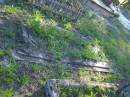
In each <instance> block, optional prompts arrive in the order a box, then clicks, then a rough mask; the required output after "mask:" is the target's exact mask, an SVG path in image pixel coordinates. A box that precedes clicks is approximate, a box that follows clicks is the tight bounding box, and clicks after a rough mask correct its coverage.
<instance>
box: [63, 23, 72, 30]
mask: <svg viewBox="0 0 130 97" xmlns="http://www.w3.org/2000/svg"><path fill="white" fill-rule="evenodd" d="M64 28H65V29H69V30H72V25H71V24H70V23H66V24H64Z"/></svg>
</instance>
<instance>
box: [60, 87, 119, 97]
mask: <svg viewBox="0 0 130 97" xmlns="http://www.w3.org/2000/svg"><path fill="white" fill-rule="evenodd" d="M59 91H60V97H68V96H70V95H71V96H72V97H98V96H97V95H100V96H101V97H119V95H117V94H116V91H115V90H114V89H106V88H101V87H91V86H83V87H75V86H60V87H59Z"/></svg>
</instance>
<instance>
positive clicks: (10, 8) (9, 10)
mask: <svg viewBox="0 0 130 97" xmlns="http://www.w3.org/2000/svg"><path fill="white" fill-rule="evenodd" d="M17 9H18V8H16V7H14V6H5V8H4V10H5V12H6V13H7V14H15V13H16V12H17Z"/></svg>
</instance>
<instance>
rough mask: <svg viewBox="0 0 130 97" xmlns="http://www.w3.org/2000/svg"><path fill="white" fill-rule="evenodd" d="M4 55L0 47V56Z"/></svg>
mask: <svg viewBox="0 0 130 97" xmlns="http://www.w3.org/2000/svg"><path fill="white" fill-rule="evenodd" d="M3 56H4V52H3V50H2V49H0V57H3Z"/></svg>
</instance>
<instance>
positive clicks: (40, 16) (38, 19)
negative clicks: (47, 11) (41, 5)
mask: <svg viewBox="0 0 130 97" xmlns="http://www.w3.org/2000/svg"><path fill="white" fill-rule="evenodd" d="M33 18H34V20H35V21H40V20H41V19H42V18H43V16H42V14H41V12H40V11H38V10H36V11H35V12H34V14H33Z"/></svg>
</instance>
